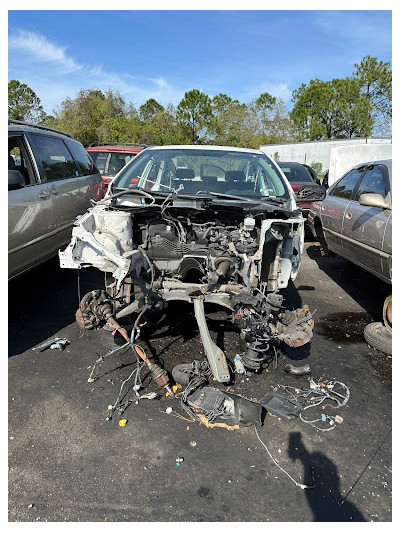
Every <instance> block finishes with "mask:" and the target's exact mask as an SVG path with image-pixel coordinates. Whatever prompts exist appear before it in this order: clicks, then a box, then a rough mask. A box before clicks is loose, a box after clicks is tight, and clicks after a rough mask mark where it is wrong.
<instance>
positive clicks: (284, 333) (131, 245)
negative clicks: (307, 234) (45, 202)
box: [59, 146, 313, 382]
mask: <svg viewBox="0 0 400 533" xmlns="http://www.w3.org/2000/svg"><path fill="white" fill-rule="evenodd" d="M303 243H304V219H303V217H302V216H301V213H300V211H299V210H298V209H297V206H296V202H295V197H294V193H293V191H292V190H291V188H290V185H289V182H288V181H287V179H286V178H285V176H284V174H282V172H280V170H279V168H278V167H277V166H276V164H275V163H274V162H273V161H271V160H270V159H269V158H268V157H267V156H266V155H265V154H264V153H263V152H261V151H259V150H251V149H244V148H231V147H226V146H224V147H221V146H162V147H151V148H146V150H143V151H142V152H141V153H140V154H139V155H138V156H137V157H135V158H134V159H132V160H131V161H130V162H129V163H128V164H127V165H126V166H125V167H124V168H123V169H122V170H121V171H120V173H119V174H118V175H117V176H116V177H115V179H114V180H113V181H112V182H111V185H110V187H109V190H108V191H107V194H106V197H105V198H104V200H102V201H101V202H99V203H98V204H96V206H94V207H93V208H92V209H90V210H89V211H88V212H87V213H86V214H85V215H83V216H82V217H80V218H79V220H78V221H77V222H76V224H75V227H74V229H73V236H72V240H71V242H70V244H69V245H68V246H67V248H66V249H65V250H64V251H62V252H60V253H59V257H60V265H61V267H63V268H77V269H78V268H82V267H88V266H94V267H96V268H98V269H99V270H101V271H103V272H105V273H106V276H105V278H106V279H105V284H104V287H101V286H100V287H97V288H94V290H92V291H90V292H89V293H87V294H86V295H85V296H84V297H83V299H82V301H81V305H80V307H79V309H78V311H77V315H76V317H77V321H78V323H79V325H80V326H81V327H82V328H87V329H91V328H96V327H102V326H103V325H105V324H107V325H108V326H109V328H111V329H113V328H114V329H115V328H117V329H118V331H119V330H121V326H120V323H119V321H120V320H124V318H126V317H128V316H130V318H129V320H130V324H131V325H132V323H133V324H134V325H133V330H132V333H131V335H132V336H133V338H137V335H138V334H139V333H140V324H141V323H146V322H151V321H152V320H155V316H157V315H156V311H157V310H162V309H163V307H164V302H168V301H171V300H175V301H182V302H187V303H189V304H190V303H191V304H193V306H194V312H195V317H196V319H197V323H198V326H199V330H200V335H201V338H202V341H203V346H204V349H205V351H206V355H207V358H208V361H209V365H210V369H211V371H212V373H213V375H214V377H215V379H216V380H217V381H219V382H228V381H229V380H230V372H229V367H228V364H227V360H226V357H225V354H224V352H223V351H222V350H221V349H220V348H219V347H218V346H217V345H216V344H215V343H214V342H213V340H212V339H211V337H210V334H209V331H208V328H207V324H206V319H205V314H204V304H206V305H207V303H209V302H210V303H211V302H212V303H214V304H217V305H221V306H223V307H225V309H228V311H229V312H230V313H231V314H232V320H233V323H234V324H235V325H236V326H237V328H238V329H239V331H240V332H241V338H242V340H243V341H244V343H245V345H246V348H245V354H244V355H243V357H242V362H243V364H244V366H245V367H246V368H248V369H251V370H253V371H258V370H260V369H261V368H262V366H263V364H266V363H267V359H268V358H269V357H271V354H272V357H273V353H274V352H273V348H274V346H275V343H280V342H284V343H286V344H288V345H289V346H292V347H297V346H301V345H303V344H305V343H307V342H309V341H310V339H311V337H312V328H313V319H312V315H311V313H310V312H309V309H308V307H307V306H303V307H302V308H301V309H297V310H293V311H291V310H289V309H291V306H290V304H289V305H288V303H287V302H286V301H285V304H284V305H283V298H282V295H280V294H279V293H278V291H279V290H280V289H283V288H285V287H287V285H288V283H289V281H290V279H295V277H296V275H297V272H298V270H299V265H300V261H301V255H302V250H303ZM135 316H136V319H135ZM197 356H198V355H197ZM197 356H196V357H197ZM160 372H161V374H162V371H160ZM161 374H160V375H161ZM157 379H158V378H157Z"/></svg>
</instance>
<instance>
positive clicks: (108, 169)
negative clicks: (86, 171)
mask: <svg viewBox="0 0 400 533" xmlns="http://www.w3.org/2000/svg"><path fill="white" fill-rule="evenodd" d="M146 146H147V145H145V144H124V143H99V144H95V143H93V144H91V145H89V146H88V147H87V149H86V150H87V151H88V153H89V154H90V155H91V157H92V159H93V161H94V163H95V165H96V166H97V168H98V169H99V172H100V174H101V175H102V177H103V182H104V186H105V190H107V187H108V184H109V183H110V181H111V180H112V179H113V178H114V176H116V175H117V174H118V172H119V171H120V170H121V169H122V168H124V166H125V165H126V164H127V163H129V161H130V160H131V159H132V158H133V157H135V156H137V154H138V153H139V152H141V151H142V150H143V149H144V148H146Z"/></svg>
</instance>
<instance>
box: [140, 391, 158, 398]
mask: <svg viewBox="0 0 400 533" xmlns="http://www.w3.org/2000/svg"><path fill="white" fill-rule="evenodd" d="M139 398H140V399H143V398H144V399H147V400H154V399H155V398H157V393H156V392H148V393H147V394H142V395H141V396H139Z"/></svg>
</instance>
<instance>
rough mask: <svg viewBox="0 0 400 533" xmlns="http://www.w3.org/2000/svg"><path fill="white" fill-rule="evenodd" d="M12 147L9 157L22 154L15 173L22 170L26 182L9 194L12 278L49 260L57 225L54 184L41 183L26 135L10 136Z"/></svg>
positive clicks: (9, 246)
mask: <svg viewBox="0 0 400 533" xmlns="http://www.w3.org/2000/svg"><path fill="white" fill-rule="evenodd" d="M8 147H9V155H10V154H12V153H18V154H19V162H20V164H19V165H18V166H16V168H11V170H19V171H20V172H21V173H22V175H23V176H24V178H25V185H24V187H22V188H20V189H16V190H11V191H9V192H8V275H9V278H12V277H14V276H16V275H18V274H21V273H22V272H24V271H25V270H28V269H29V268H31V267H33V266H35V265H37V264H39V263H41V262H42V261H44V260H45V259H47V257H48V247H49V246H48V241H47V235H48V234H51V232H52V231H54V227H55V222H54V212H53V204H52V194H51V190H50V184H49V183H43V182H41V179H40V175H39V172H38V169H37V166H36V163H35V160H34V157H33V154H32V151H31V149H30V146H29V143H28V142H27V139H26V137H25V135H24V133H23V132H19V133H18V132H10V133H9V139H8ZM11 157H12V156H11ZM9 164H10V163H9ZM9 168H10V167H9Z"/></svg>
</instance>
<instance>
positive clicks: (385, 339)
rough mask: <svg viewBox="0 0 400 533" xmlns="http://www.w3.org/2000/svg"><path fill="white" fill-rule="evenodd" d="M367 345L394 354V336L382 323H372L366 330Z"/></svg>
mask: <svg viewBox="0 0 400 533" xmlns="http://www.w3.org/2000/svg"><path fill="white" fill-rule="evenodd" d="M364 337H365V340H366V341H367V343H368V344H369V345H370V346H372V347H373V348H376V349H377V350H380V351H381V352H384V353H388V354H392V334H391V332H390V331H388V330H387V329H386V328H385V326H384V325H383V324H382V323H381V322H371V324H367V325H366V326H365V328H364Z"/></svg>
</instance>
